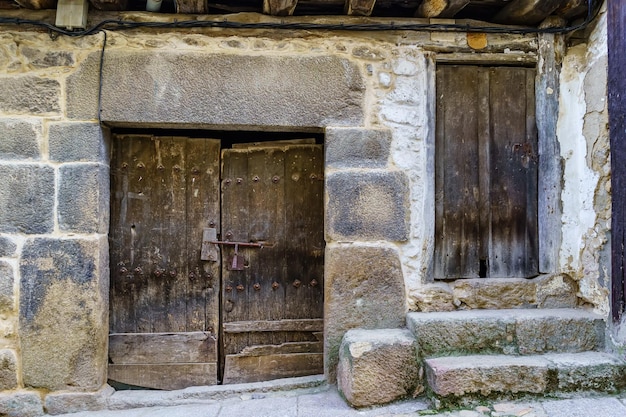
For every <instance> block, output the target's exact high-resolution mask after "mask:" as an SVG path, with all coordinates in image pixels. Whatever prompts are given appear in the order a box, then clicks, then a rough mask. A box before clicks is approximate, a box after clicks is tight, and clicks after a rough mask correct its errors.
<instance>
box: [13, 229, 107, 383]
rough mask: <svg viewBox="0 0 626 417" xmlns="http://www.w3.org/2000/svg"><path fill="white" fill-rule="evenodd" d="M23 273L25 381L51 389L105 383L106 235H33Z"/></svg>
mask: <svg viewBox="0 0 626 417" xmlns="http://www.w3.org/2000/svg"><path fill="white" fill-rule="evenodd" d="M20 273H21V280H20V291H19V305H20V307H19V326H20V344H21V353H22V375H23V381H24V385H25V386H26V387H29V388H36V389H47V390H50V391H63V390H65V391H92V390H96V389H99V388H100V387H102V386H103V385H104V383H105V382H106V381H105V377H106V370H107V369H106V368H107V343H108V332H109V327H108V301H107V300H108V297H107V292H108V287H109V266H108V243H107V239H106V237H104V236H103V237H100V238H99V239H84V240H81V239H62V238H35V239H30V240H27V241H26V243H25V244H24V248H23V250H22V257H21V261H20ZM67 335H71V337H67Z"/></svg>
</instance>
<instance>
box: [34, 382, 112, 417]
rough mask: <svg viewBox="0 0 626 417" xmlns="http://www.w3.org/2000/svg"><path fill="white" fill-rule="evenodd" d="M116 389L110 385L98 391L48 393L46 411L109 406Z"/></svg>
mask: <svg viewBox="0 0 626 417" xmlns="http://www.w3.org/2000/svg"><path fill="white" fill-rule="evenodd" d="M114 392H115V390H114V389H113V388H112V387H110V386H109V385H105V386H104V387H103V388H101V389H100V390H98V391H96V392H55V393H51V394H48V395H46V398H45V407H46V412H47V413H48V414H51V415H57V414H66V413H78V412H80V411H98V410H104V409H106V408H107V404H108V400H109V398H110V397H111V395H113V393H114Z"/></svg>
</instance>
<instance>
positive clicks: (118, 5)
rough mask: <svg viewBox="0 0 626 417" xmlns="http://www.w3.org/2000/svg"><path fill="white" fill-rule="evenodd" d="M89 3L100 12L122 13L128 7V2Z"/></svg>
mask: <svg viewBox="0 0 626 417" xmlns="http://www.w3.org/2000/svg"><path fill="white" fill-rule="evenodd" d="M89 2H90V3H91V5H92V6H93V7H95V8H96V9H98V10H108V11H120V10H126V8H127V7H128V0H89Z"/></svg>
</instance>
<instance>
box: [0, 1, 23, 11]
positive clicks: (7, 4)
mask: <svg viewBox="0 0 626 417" xmlns="http://www.w3.org/2000/svg"><path fill="white" fill-rule="evenodd" d="M18 7H20V5H19V4H17V3H16V2H15V1H14V0H0V9H2V10H5V9H8V10H11V9H17V8H18Z"/></svg>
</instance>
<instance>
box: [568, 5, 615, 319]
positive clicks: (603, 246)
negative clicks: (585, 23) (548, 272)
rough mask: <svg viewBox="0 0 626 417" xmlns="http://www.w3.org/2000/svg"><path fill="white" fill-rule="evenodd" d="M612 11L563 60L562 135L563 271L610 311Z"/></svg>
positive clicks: (603, 311)
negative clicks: (609, 81) (609, 73)
mask: <svg viewBox="0 0 626 417" xmlns="http://www.w3.org/2000/svg"><path fill="white" fill-rule="evenodd" d="M606 31H607V26H606V10H603V11H602V12H601V15H600V17H599V19H598V21H597V23H596V25H595V28H594V29H593V31H592V32H591V34H590V36H589V39H588V41H587V43H582V44H579V45H576V46H574V47H571V48H569V49H568V50H567V53H566V55H565V57H564V60H563V67H562V71H561V91H560V94H561V96H560V103H559V120H558V125H557V135H558V140H559V143H560V146H561V156H562V158H563V167H564V176H563V192H562V195H561V198H562V207H563V216H562V220H563V229H562V230H563V239H562V246H561V250H560V254H559V267H560V269H561V270H562V271H563V272H564V273H567V274H568V275H570V276H571V277H572V278H574V279H575V280H576V281H578V284H579V294H578V296H579V297H580V298H581V299H582V300H583V301H584V302H586V303H589V304H590V305H591V306H593V308H594V310H595V311H596V312H598V313H600V314H602V315H604V316H608V314H609V310H610V304H609V288H610V265H611V259H610V226H611V200H610V186H611V185H610V158H609V155H610V152H609V135H608V111H607V91H606V85H607V32H606Z"/></svg>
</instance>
